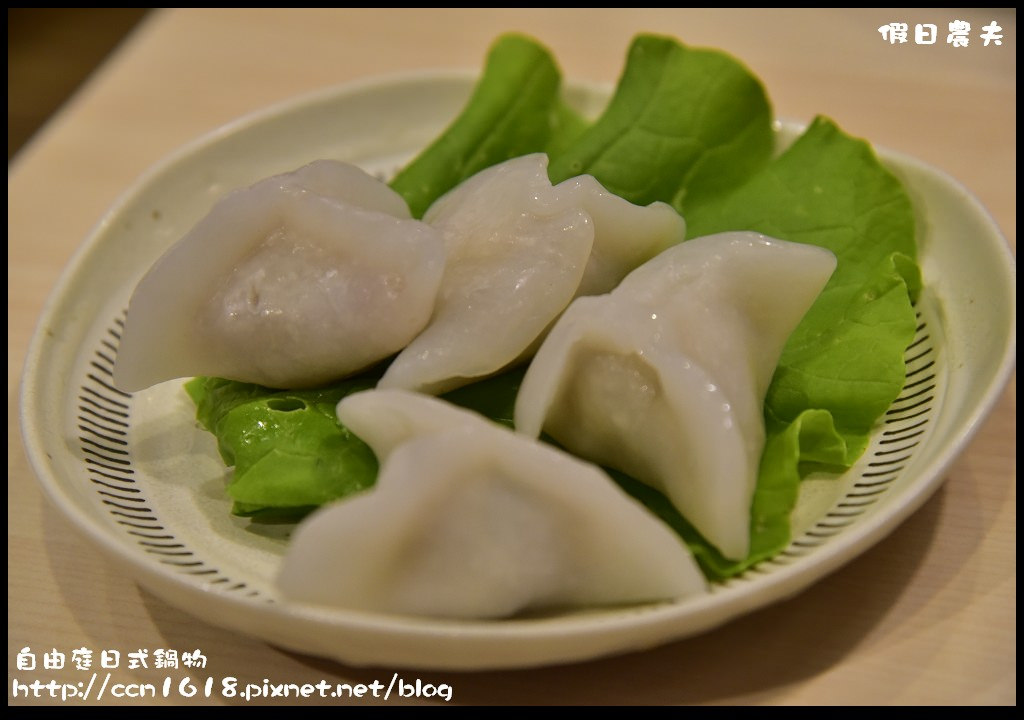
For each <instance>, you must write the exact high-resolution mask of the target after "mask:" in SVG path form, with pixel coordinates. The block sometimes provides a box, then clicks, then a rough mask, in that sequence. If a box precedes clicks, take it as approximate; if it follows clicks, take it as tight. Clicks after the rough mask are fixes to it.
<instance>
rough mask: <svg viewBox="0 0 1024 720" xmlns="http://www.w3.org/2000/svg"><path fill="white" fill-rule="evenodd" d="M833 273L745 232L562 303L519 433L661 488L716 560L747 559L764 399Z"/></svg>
mask: <svg viewBox="0 0 1024 720" xmlns="http://www.w3.org/2000/svg"><path fill="white" fill-rule="evenodd" d="M835 266H836V259H835V256H834V255H833V254H832V253H831V252H829V251H828V250H824V249H822V248H820V247H816V246H811V245H803V244H798V243H792V242H785V241H780V240H775V239H772V238H767V237H765V236H762V235H759V234H757V233H749V232H734V233H722V234H719V235H712V236H707V237H703V238H695V239H693V240H689V241H687V242H685V243H683V244H681V245H677V246H675V247H673V248H670V249H668V250H666V251H665V252H663V253H662V254H660V255H659V256H658V257H656V258H654V259H653V260H651V261H649V262H648V263H646V264H644V265H643V266H641V267H639V268H637V269H636V270H635V271H633V272H632V273H630V274H629V275H628V276H627V277H626V278H625V279H624V280H623V281H622V283H621V284H620V285H619V286H618V287H617V288H616V289H615V290H614V291H612V292H611V293H609V294H607V295H603V296H599V297H585V298H579V299H577V300H575V301H574V302H573V303H572V305H570V306H569V308H568V309H567V310H566V312H565V313H564V314H563V315H562V317H561V318H560V319H559V321H558V322H557V323H556V324H555V326H554V328H552V330H551V333H550V334H549V335H548V337H547V339H546V340H545V341H544V343H543V344H542V345H541V347H540V349H539V350H538V352H537V355H536V357H535V358H534V360H533V362H532V364H531V365H530V367H529V369H528V370H527V372H526V376H525V378H524V380H523V384H522V386H521V388H520V390H519V395H518V397H517V400H516V408H515V425H516V428H517V430H519V431H520V432H523V433H526V434H527V435H530V436H533V437H537V436H539V435H540V434H541V432H546V433H548V434H549V435H550V436H551V437H553V438H554V439H555V440H556V441H557V442H559V443H560V444H561V445H562V446H564V447H565V448H566V449H568V450H569V451H570V452H572V453H574V454H576V455H578V456H580V457H583V458H586V459H588V460H590V461H592V462H595V463H597V464H600V465H605V466H608V467H612V468H615V469H617V470H621V471H622V472H625V473H627V474H629V475H632V476H633V477H635V478H636V479H638V480H640V481H642V482H644V483H647V484H648V485H651V486H653V487H655V488H657V489H659V490H661V491H662V492H664V493H665V494H666V495H667V496H668V498H669V499H670V500H671V501H672V503H673V504H674V505H675V506H676V508H677V509H678V510H679V511H680V512H681V513H682V514H683V516H684V517H686V518H687V520H689V521H690V522H691V523H692V524H693V525H694V527H695V528H696V529H697V530H698V532H700V533H701V534H702V535H703V536H704V537H705V539H707V540H708V541H709V542H710V543H712V544H713V545H715V546H716V547H717V548H718V549H719V550H720V551H721V552H722V554H723V555H725V556H726V557H729V558H733V559H742V558H744V557H746V555H747V553H748V551H749V546H750V506H751V501H752V497H753V493H754V488H755V485H756V482H757V473H758V464H759V462H760V457H761V453H762V451H763V449H764V442H765V430H764V419H763V404H764V397H765V393H766V392H767V390H768V385H769V383H770V382H771V378H772V374H773V373H774V371H775V367H776V365H777V364H778V361H779V357H780V356H781V353H782V349H783V346H784V345H785V343H786V340H787V339H788V337H789V335H790V334H791V333H792V332H793V330H794V329H795V328H796V326H797V324H798V323H799V322H800V320H801V319H802V318H803V316H804V314H805V313H806V312H807V310H808V309H809V308H810V306H811V304H812V303H813V302H814V300H815V299H816V298H817V296H818V294H819V293H820V292H821V290H822V288H824V286H825V283H826V282H827V281H828V279H829V277H830V276H831V274H832V272H833V270H834V269H835Z"/></svg>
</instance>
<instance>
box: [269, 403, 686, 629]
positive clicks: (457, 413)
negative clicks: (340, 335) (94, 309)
mask: <svg viewBox="0 0 1024 720" xmlns="http://www.w3.org/2000/svg"><path fill="white" fill-rule="evenodd" d="M338 416H339V419H340V420H341V421H342V422H343V423H344V424H345V425H346V426H347V427H348V428H349V429H351V430H352V431H353V432H355V433H356V434H357V435H359V436H360V437H362V438H364V439H365V440H366V441H367V442H368V443H369V444H370V446H371V447H373V448H374V450H375V452H377V453H378V455H379V456H380V458H381V463H382V465H381V472H380V476H379V478H378V482H377V486H376V487H375V488H374V489H372V490H370V491H367V492H366V493H364V494H362V495H358V496H356V497H353V498H350V499H347V500H344V501H341V502H338V503H335V504H333V505H329V506H327V507H325V508H322V509H321V510H319V511H317V512H316V513H314V514H313V515H312V516H310V517H309V518H307V519H306V520H305V521H304V522H303V523H301V524H300V525H299V527H298V528H297V529H296V532H295V534H294V535H293V537H292V540H291V543H290V545H289V548H288V553H287V555H286V557H285V560H284V564H283V565H282V568H281V571H280V573H279V576H278V578H277V585H278V588H279V590H280V592H281V594H282V596H284V597H285V598H286V599H289V600H294V601H300V602H305V603H314V604H320V605H328V606H333V607H342V608H348V609H357V610H366V611H373V612H383V613H395V614H406V615H424V616H431V617H450V618H481V619H482V618H500V617H507V616H510V615H514V614H516V613H520V612H523V611H526V610H530V609H543V608H563V607H579V606H598V605H609V604H621V603H636V602H648V601H661V600H671V599H675V598H679V597H683V596H686V595H691V594H694V593H700V592H703V591H704V590H705V589H706V584H705V581H704V578H703V576H702V575H701V573H700V571H699V569H698V568H697V566H696V563H695V562H694V560H693V558H692V556H691V555H690V553H689V551H688V550H687V549H686V547H685V546H684V545H683V543H682V541H681V540H680V539H679V538H678V537H677V536H676V535H675V534H673V533H672V532H671V531H670V530H669V529H668V528H667V527H666V526H665V525H663V524H662V523H661V522H660V521H659V520H657V519H656V518H655V517H654V516H653V515H651V514H650V513H649V512H648V511H647V510H646V509H645V508H644V507H643V506H641V505H640V504H639V503H637V502H636V501H635V500H633V499H632V498H630V497H629V496H628V495H626V494H625V493H624V492H622V491H621V490H620V489H619V488H618V487H617V486H616V485H615V484H614V483H612V481H611V480H610V478H608V477H607V476H606V475H605V474H604V473H603V472H601V471H600V470H599V469H598V468H596V467H594V466H593V465H590V464H589V463H584V462H582V461H580V460H578V459H576V458H573V457H571V456H569V455H566V454H565V453H562V452H560V451H559V450H557V449H555V448H553V447H550V446H547V445H544V444H542V443H540V442H538V441H535V440H532V439H529V438H526V437H524V436H522V435H519V434H516V433H514V432H512V431H510V430H508V429H506V428H503V427H501V426H499V425H497V424H495V423H492V422H490V421H488V420H486V419H484V418H483V417H482V416H479V415H476V414H474V413H471V412H469V411H465V410H461V409H457V408H454V407H452V406H450V405H448V404H447V403H445V402H443V401H441V400H437V399H434V398H430V397H427V396H424V395H418V394H414V393H408V392H405V391H400V390H371V391H367V392H363V393H358V394H356V395H352V396H350V397H348V398H346V399H344V400H342V401H341V403H339V406H338Z"/></svg>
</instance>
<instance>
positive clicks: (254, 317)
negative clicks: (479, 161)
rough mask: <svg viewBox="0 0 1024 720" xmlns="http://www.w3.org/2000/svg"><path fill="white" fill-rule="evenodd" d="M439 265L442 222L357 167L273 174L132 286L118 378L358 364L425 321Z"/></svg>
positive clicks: (128, 383)
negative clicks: (412, 208) (419, 214)
mask: <svg viewBox="0 0 1024 720" xmlns="http://www.w3.org/2000/svg"><path fill="white" fill-rule="evenodd" d="M443 270H444V242H443V240H442V238H441V235H440V233H439V231H437V230H435V229H433V228H432V227H430V226H429V225H427V224H426V223H423V222H420V221H417V220H413V219H411V217H410V214H409V209H408V206H407V205H406V203H405V201H404V200H403V199H402V197H401V196H399V195H398V194H397V193H395V192H394V191H393V190H391V189H390V188H389V187H388V186H387V185H385V184H384V183H382V182H381V181H380V180H378V179H376V178H374V177H373V176H371V175H369V174H367V173H366V172H364V171H363V170H361V169H359V168H358V167H355V166H353V165H349V164H347V163H341V162H336V161H330V160H321V161H317V162H314V163H311V164H310V165H307V166H305V167H303V168H300V169H299V170H297V171H295V172H293V173H287V174H283V175H277V176H274V177H271V178H267V179H265V180H262V181H260V182H258V183H256V184H255V185H252V186H251V187H248V188H245V189H242V190H237V191H235V192H232V193H230V194H229V195H227V196H226V197H225V198H224V199H223V200H221V201H220V202H219V203H218V204H217V205H216V206H214V208H213V209H212V210H211V211H210V213H209V214H208V215H207V216H206V217H204V218H203V219H202V220H200V221H199V223H198V224H196V225H195V227H194V228H193V229H192V230H191V231H189V232H188V233H187V234H186V235H185V236H184V237H183V238H182V239H181V240H179V241H178V242H177V243H176V244H175V245H173V246H172V247H171V248H170V249H169V250H168V251H167V252H166V253H165V254H164V255H163V256H162V257H161V258H160V259H159V260H158V261H157V262H156V263H155V264H154V265H153V267H152V268H151V269H150V270H149V272H148V273H147V274H146V275H145V276H144V277H143V278H142V280H141V281H140V282H139V284H138V285H137V286H136V289H135V291H134V293H133V295H132V298H131V301H130V303H129V306H128V314H127V318H126V321H125V329H124V333H123V335H122V338H121V344H120V348H119V350H118V356H117V362H116V364H115V368H114V381H115V384H116V385H117V386H118V387H119V388H121V389H122V390H126V391H135V390H140V389H142V388H145V387H148V386H150V385H153V384H156V383H158V382H161V381H164V380H170V379H173V378H179V377H190V376H194V375H212V376H217V377H224V378H228V379H232V380H240V381H244V382H252V383H257V384H260V385H266V386H269V387H286V388H302V387H312V386H316V385H320V384H324V383H326V382H329V381H332V380H336V379H339V378H342V377H345V376H347V375H351V374H353V373H355V372H358V371H359V370H362V369H364V368H366V367H368V366H370V365H372V364H374V363H376V362H378V361H380V360H382V359H384V358H386V357H389V356H391V355H393V354H394V353H396V352H398V351H399V350H401V349H402V348H403V347H405V346H406V345H407V344H408V343H409V341H410V340H412V339H413V338H414V337H415V336H416V335H417V334H418V333H419V332H420V331H421V330H422V329H423V328H424V327H425V326H426V324H427V322H428V320H429V319H430V314H431V312H432V310H433V306H434V301H435V299H436V297H437V291H438V288H439V286H440V281H441V275H442V273H443Z"/></svg>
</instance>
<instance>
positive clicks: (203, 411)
mask: <svg viewBox="0 0 1024 720" xmlns="http://www.w3.org/2000/svg"><path fill="white" fill-rule="evenodd" d="M377 378H378V376H377V375H365V376H361V377H359V378H355V379H352V380H347V381H345V382H343V383H340V384H338V385H334V386H332V387H329V388H324V389H319V390H297V391H295V390H272V389H270V388H264V387H261V386H259V385H251V384H248V383H241V382H235V381H232V380H223V379H220V378H207V377H199V378H195V379H193V380H191V381H189V382H188V383H187V384H186V385H185V389H186V391H187V392H188V394H189V396H190V397H191V398H192V401H193V402H194V403H195V404H196V418H197V419H198V420H199V422H200V424H202V426H203V427H204V428H206V429H207V430H208V431H209V432H211V433H213V435H214V436H216V438H217V446H218V449H219V451H220V454H221V457H222V458H223V460H224V463H225V464H226V465H228V466H229V467H230V466H234V473H233V475H232V478H231V481H230V483H229V484H228V494H229V495H230V497H231V498H232V499H233V500H234V506H233V508H232V512H233V513H234V514H236V515H242V516H247V517H253V518H255V519H258V520H261V521H295V520H296V519H298V518H301V517H302V516H303V515H305V514H307V513H308V512H310V511H311V510H313V509H315V508H317V507H319V506H320V505H323V504H324V503H327V502H330V501H331V500H335V499H337V498H340V497H345V496H346V495H351V494H352V493H355V492H359V491H361V490H365V489H366V488H368V487H371V486H372V485H373V484H374V482H375V481H376V478H377V469H378V468H377V458H376V456H374V454H373V451H372V450H370V448H369V446H368V445H366V443H364V442H363V441H362V440H360V439H359V438H357V437H356V436H355V435H353V434H352V433H351V432H349V431H348V430H347V429H346V428H344V427H342V426H341V425H340V424H339V423H338V419H337V416H336V415H335V406H336V405H337V404H338V401H340V400H341V398H343V397H344V396H346V395H348V394H350V393H353V392H358V391H359V390H366V389H368V388H371V387H373V386H374V385H375V384H376V382H377Z"/></svg>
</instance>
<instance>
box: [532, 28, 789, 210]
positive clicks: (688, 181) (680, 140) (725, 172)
mask: <svg viewBox="0 0 1024 720" xmlns="http://www.w3.org/2000/svg"><path fill="white" fill-rule="evenodd" d="M773 147H774V134H773V132H772V112H771V107H770V105H769V103H768V98H767V96H766V95H765V92H764V88H763V87H762V86H761V83H760V81H758V79H757V78H756V77H754V75H752V74H751V73H750V72H749V71H748V70H747V69H746V68H745V67H743V65H741V64H740V63H739V62H738V61H736V60H735V59H734V58H732V57H730V56H729V55H727V54H725V53H723V52H719V51H717V50H704V49H695V48H690V47H687V46H685V45H682V44H681V43H679V42H678V41H676V40H673V39H672V38H667V37H661V36H657V35H638V36H637V37H636V38H635V39H634V40H633V42H632V44H631V46H630V48H629V53H628V56H627V59H626V66H625V69H624V70H623V73H622V77H621V78H620V80H619V83H618V86H617V88H616V91H615V94H614V96H613V97H612V99H611V101H610V103H609V104H608V107H607V109H606V110H605V111H604V113H602V115H601V116H600V117H599V118H598V119H597V120H596V122H594V124H593V125H592V126H591V127H590V128H588V129H587V130H586V131H585V132H583V133H582V134H581V135H580V136H579V138H578V139H577V140H576V141H575V142H573V143H571V144H570V145H569V146H568V147H566V148H565V150H562V151H559V152H557V153H553V154H552V158H551V165H550V167H549V169H548V174H549V175H550V177H551V180H552V182H561V181H562V180H565V179H567V178H570V177H574V176H576V175H582V174H585V173H586V174H590V175H593V176H594V177H596V178H597V179H598V180H600V181H601V184H602V185H604V186H605V187H606V188H607V189H608V190H610V191H611V192H613V193H615V194H616V195H619V196H620V197H623V198H625V199H627V200H629V201H631V202H633V203H636V204H638V205H648V204H650V203H652V202H654V201H656V200H661V201H663V202H667V203H669V204H672V205H674V206H676V207H677V208H686V207H687V205H688V204H689V203H690V202H691V201H696V200H697V198H700V197H703V196H706V195H712V194H715V193H718V192H721V191H723V190H726V189H728V188H731V187H733V186H735V185H737V184H739V183H740V182H742V181H743V180H745V179H746V178H747V177H748V176H749V175H750V174H751V173H753V172H754V171H756V170H757V169H758V168H760V167H762V166H763V165H764V164H765V163H767V162H768V160H769V159H770V157H771V154H772V149H773Z"/></svg>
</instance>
